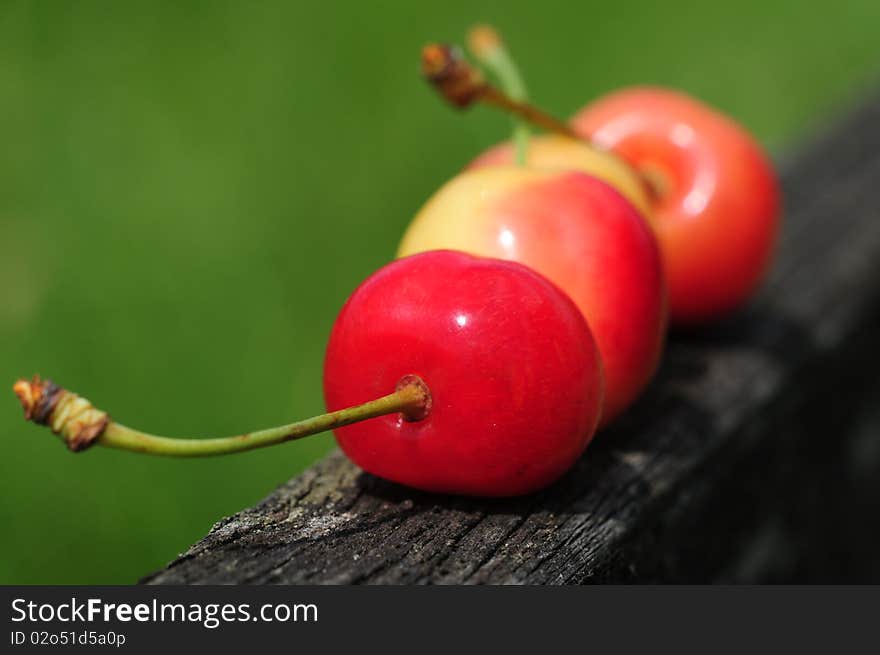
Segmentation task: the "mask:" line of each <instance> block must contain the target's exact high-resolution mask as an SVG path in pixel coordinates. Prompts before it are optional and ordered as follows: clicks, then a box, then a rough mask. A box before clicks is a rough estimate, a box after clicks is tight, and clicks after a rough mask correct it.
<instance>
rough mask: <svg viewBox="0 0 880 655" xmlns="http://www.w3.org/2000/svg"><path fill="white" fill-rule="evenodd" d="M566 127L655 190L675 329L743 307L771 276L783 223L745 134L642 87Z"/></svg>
mask: <svg viewBox="0 0 880 655" xmlns="http://www.w3.org/2000/svg"><path fill="white" fill-rule="evenodd" d="M572 125H573V126H574V128H575V130H576V131H577V132H578V133H579V134H581V135H583V136H584V137H585V138H588V139H590V140H591V141H592V142H593V143H594V144H596V145H598V146H599V147H602V148H605V149H608V150H610V151H613V152H615V153H617V154H619V155H620V156H621V157H623V158H624V159H625V160H626V161H628V162H629V163H630V164H631V165H632V166H633V167H635V168H636V169H637V170H639V171H641V172H642V173H643V174H644V175H645V177H646V178H647V179H648V180H649V181H651V182H652V186H653V188H654V190H655V193H654V202H653V207H652V209H651V211H650V215H651V217H652V224H653V226H654V229H655V230H656V232H657V237H658V239H659V241H660V247H661V250H662V252H663V260H664V265H665V270H666V277H667V280H668V284H669V296H670V311H671V315H672V318H673V320H674V321H676V322H678V323H695V322H701V321H706V320H708V319H712V318H715V317H718V316H722V315H724V314H727V313H729V312H731V311H733V310H735V309H736V308H737V307H739V306H740V305H742V304H743V303H744V302H745V301H746V300H747V299H748V297H749V296H750V295H751V294H752V293H753V292H754V291H755V289H756V288H757V286H758V285H759V283H760V282H761V280H762V279H763V277H764V274H765V272H766V271H767V268H768V267H769V264H770V260H771V258H772V254H773V246H774V243H775V240H776V234H777V232H778V228H779V214H780V189H779V182H778V180H777V177H776V174H775V173H774V171H773V167H772V165H771V164H770V162H769V160H768V158H767V157H766V155H765V154H764V152H763V151H762V149H761V147H760V146H759V145H758V144H757V142H756V141H755V140H754V139H753V138H752V137H751V136H750V135H749V133H748V132H747V131H746V130H745V129H743V128H742V127H741V126H739V125H738V124H736V123H735V122H734V121H732V120H731V119H730V118H728V117H726V116H724V115H723V114H721V113H719V112H717V111H715V110H714V109H711V108H710V107H708V106H707V105H705V104H703V103H701V102H699V101H697V100H695V99H693V98H691V97H689V96H687V95H685V94H683V93H679V92H677V91H672V90H668V89H661V88H647V87H641V88H631V89H624V90H621V91H617V92H615V93H612V94H610V95H608V96H606V97H604V98H601V99H599V100H597V101H596V102H594V103H592V104H590V105H588V106H587V107H586V108H584V109H583V110H581V111H580V112H578V114H576V115H575V117H574V119H573V120H572Z"/></svg>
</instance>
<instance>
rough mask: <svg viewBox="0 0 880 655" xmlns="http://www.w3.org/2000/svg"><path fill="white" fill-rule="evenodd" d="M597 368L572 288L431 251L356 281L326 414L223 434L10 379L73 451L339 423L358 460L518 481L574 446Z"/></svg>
mask: <svg viewBox="0 0 880 655" xmlns="http://www.w3.org/2000/svg"><path fill="white" fill-rule="evenodd" d="M603 384H604V381H603V377H602V366H601V363H600V360H599V355H598V352H597V350H596V346H595V344H594V343H593V337H592V335H591V333H590V329H589V328H588V327H587V324H586V322H585V321H584V319H583V317H582V316H581V314H580V312H579V311H578V309H577V307H575V305H574V304H573V303H572V302H571V300H570V299H569V298H568V297H567V296H566V295H565V294H564V293H562V292H561V291H560V290H559V289H557V288H556V287H555V286H553V284H552V283H551V282H549V281H548V280H547V279H545V278H543V277H541V276H540V275H538V274H537V273H535V272H533V271H531V270H530V269H528V268H526V267H525V266H521V265H519V264H515V263H511V262H503V261H500V260H493V259H481V258H476V257H472V256H470V255H466V254H463V253H460V252H452V251H435V252H429V253H425V254H423V255H416V256H413V257H409V258H406V259H401V260H398V261H396V262H394V263H392V264H389V265H388V266H386V267H385V268H383V269H381V270H379V271H378V272H376V273H375V274H373V275H372V276H370V277H369V278H367V280H366V281H365V282H364V283H363V284H362V285H361V286H360V287H358V289H357V290H356V291H355V292H354V294H353V295H352V296H351V298H349V300H348V302H347V303H346V304H345V307H343V309H342V312H341V313H340V315H339V317H338V318H337V320H336V323H335V325H334V327H333V332H332V334H331V335H330V343H329V345H328V347H327V355H326V360H325V366H324V394H325V396H326V398H327V406H328V407H329V408H330V410H331V411H329V412H328V413H326V414H322V415H320V416H315V417H312V418H309V419H305V420H302V421H297V422H296V423H289V424H287V425H279V426H277V427H274V428H267V429H264V430H258V431H255V432H248V433H247V434H240V435H236V436H232V437H219V438H208V439H174V438H169V437H160V436H156V435H152V434H147V433H145V432H141V431H139V430H134V429H132V428H129V427H127V426H125V425H122V424H121V423H118V422H116V421H114V420H111V419H110V417H109V415H108V414H107V413H106V412H104V411H102V410H99V409H97V408H95V407H94V406H93V405H92V404H91V403H90V402H89V401H88V400H86V399H85V398H82V397H80V396H77V395H76V394H75V393H72V392H70V391H68V390H67V389H63V388H61V387H59V386H58V385H56V384H54V383H53V382H52V381H51V380H42V379H40V378H39V377H37V376H34V378H33V379H31V380H18V381H17V382H16V383H15V385H14V386H13V391H14V392H15V394H16V395H17V396H18V398H19V400H20V401H21V404H22V407H23V409H24V413H25V418H26V419H27V420H30V421H33V422H34V423H38V424H41V425H46V426H48V427H49V428H50V429H51V430H52V432H54V433H55V434H57V435H58V436H59V437H61V439H62V440H63V441H64V442H65V443H66V444H67V446H68V447H69V448H70V449H71V450H73V451H74V452H79V451H82V450H86V449H87V448H90V447H91V446H95V445H101V446H107V447H110V448H117V449H122V450H130V451H134V452H138V453H146V454H152V455H166V456H175V457H201V456H209V455H225V454H230V453H237V452H242V451H246V450H252V449H254V448H263V447H266V446H273V445H276V444H280V443H284V442H286V441H292V440H294V439H301V438H303V437H307V436H309V435H311V434H316V433H318V432H324V431H326V430H335V431H336V438H337V440H338V441H339V444H340V446H342V449H343V450H344V451H345V452H346V453H347V454H348V455H349V456H350V457H351V458H352V459H353V460H354V461H355V462H356V463H357V464H359V465H360V466H362V467H363V468H364V469H366V470H368V471H371V472H372V473H375V474H376V475H379V476H382V477H384V478H387V479H389V480H394V481H396V482H402V483H404V484H408V485H410V486H413V487H417V488H419V489H424V490H427V491H439V492H447V493H455V494H468V495H479V496H512V495H517V494H524V493H528V492H530V491H534V490H536V489H539V488H541V487H543V486H545V485H548V484H550V483H551V482H553V481H554V480H555V479H556V478H558V477H559V476H560V475H562V474H563V473H564V472H565V471H566V470H567V469H568V468H569V467H570V466H571V465H572V464H573V463H574V462H575V460H576V459H577V458H578V457H579V456H580V454H581V453H582V452H583V450H584V448H586V446H587V444H588V443H589V441H590V439H591V438H592V436H593V433H594V432H595V429H596V423H597V422H598V418H599V413H600V411H601V406H602V391H603Z"/></svg>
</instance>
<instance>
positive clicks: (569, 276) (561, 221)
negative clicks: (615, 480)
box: [398, 166, 666, 425]
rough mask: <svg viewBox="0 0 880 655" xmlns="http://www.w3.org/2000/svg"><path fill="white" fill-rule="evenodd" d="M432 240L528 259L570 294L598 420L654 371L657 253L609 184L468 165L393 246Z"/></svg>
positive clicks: (660, 288)
mask: <svg viewBox="0 0 880 655" xmlns="http://www.w3.org/2000/svg"><path fill="white" fill-rule="evenodd" d="M433 248H454V249H457V250H463V251H466V252H471V253H474V254H478V255H484V256H489V257H498V258H500V259H507V260H513V261H517V262H520V263H522V264H526V265H527V266H529V267H531V268H533V269H534V270H536V271H537V272H539V273H541V274H542V275H545V276H546V277H547V278H549V279H550V280H551V281H553V282H554V283H555V284H556V285H557V286H559V288H560V289H562V290H563V291H565V292H566V293H567V294H568V295H569V296H570V297H571V299H572V300H573V301H574V302H575V304H576V305H577V306H578V308H579V309H580V310H581V312H582V313H583V315H584V317H585V318H586V319H587V323H588V324H589V326H590V329H591V330H592V332H593V335H594V337H595V339H596V344H597V346H598V348H599V352H600V354H601V357H602V363H603V367H604V371H605V382H606V384H605V403H604V409H603V414H602V421H601V423H602V425H607V424H608V422H610V421H611V420H613V419H614V418H615V417H616V416H618V415H619V414H620V413H621V412H622V411H623V410H624V409H625V408H626V407H628V406H629V405H630V404H631V403H632V402H633V400H634V399H635V398H636V396H637V395H638V394H639V392H640V391H641V390H642V389H643V388H644V386H645V385H646V384H647V382H648V381H649V379H650V378H651V376H652V375H653V373H654V371H655V369H656V367H657V364H658V362H659V359H660V355H661V352H662V348H663V341H664V337H665V327H666V296H665V287H664V282H663V275H662V270H661V263H660V255H659V252H658V250H657V244H656V241H655V239H654V236H653V234H652V233H651V230H650V228H649V227H648V226H647V224H646V223H645V221H644V220H643V219H642V217H641V216H640V215H639V213H638V211H637V210H636V209H635V208H634V207H633V206H632V204H630V203H629V202H628V201H627V200H626V199H625V198H624V197H623V196H622V195H621V194H620V193H618V192H617V191H616V190H614V189H613V188H612V187H611V186H609V185H608V184H605V183H604V182H602V181H600V180H598V179H596V178H594V177H591V176H589V175H585V174H583V173H580V172H576V171H543V170H538V169H535V168H528V167H516V166H488V167H485V168H481V169H476V170H468V171H465V172H464V173H462V174H461V175H459V176H457V177H456V178H454V179H453V180H452V181H450V182H448V183H447V184H446V185H445V186H443V187H442V188H441V189H440V190H439V191H437V193H436V194H435V195H434V196H433V197H432V198H431V199H430V200H429V201H428V203H427V204H426V205H425V206H424V207H423V208H422V209H421V211H420V212H419V214H418V215H417V216H416V218H415V219H414V220H413V222H412V223H411V224H410V226H409V228H408V229H407V231H406V233H405V234H404V237H403V240H402V241H401V244H400V248H399V250H398V254H400V255H409V254H412V253H416V252H421V251H425V250H430V249H433Z"/></svg>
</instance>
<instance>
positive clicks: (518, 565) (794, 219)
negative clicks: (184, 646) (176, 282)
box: [145, 97, 880, 583]
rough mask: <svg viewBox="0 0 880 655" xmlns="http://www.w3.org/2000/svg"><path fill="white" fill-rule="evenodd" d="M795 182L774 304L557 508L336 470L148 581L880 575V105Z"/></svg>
mask: <svg viewBox="0 0 880 655" xmlns="http://www.w3.org/2000/svg"><path fill="white" fill-rule="evenodd" d="M783 171H784V172H783V178H784V188H785V198H786V207H787V208H786V222H785V227H784V232H783V238H782V242H781V246H780V252H779V258H778V260H777V264H776V266H775V268H774V270H773V273H772V275H771V279H770V281H769V284H768V285H767V286H766V288H765V289H764V291H763V292H762V294H761V296H760V298H759V299H758V301H757V302H755V303H754V304H753V305H752V307H751V308H750V309H749V310H748V311H746V312H744V313H743V314H741V315H739V316H737V317H736V318H734V319H731V320H729V321H728V322H726V323H724V324H722V325H718V326H716V327H714V328H711V329H708V330H702V331H699V332H694V333H692V334H677V335H674V336H673V337H672V339H671V343H670V347H669V349H668V352H667V355H666V359H665V363H664V365H663V367H662V370H661V372H660V374H659V375H658V377H657V379H656V381H655V382H654V384H653V385H652V386H651V388H650V389H649V391H648V393H646V394H645V396H644V397H643V399H642V400H641V401H640V402H639V403H638V405H637V406H636V407H635V408H634V409H633V410H631V411H630V412H629V413H628V415H627V416H626V417H625V418H624V419H622V420H621V421H620V422H619V423H618V424H617V425H615V426H614V427H613V428H612V429H611V430H610V431H608V432H607V433H605V434H602V435H600V436H599V437H598V438H597V440H596V441H595V442H594V444H593V445H591V447H590V448H589V449H588V451H587V453H586V455H585V456H584V457H583V458H582V459H581V461H580V462H579V463H578V465H577V466H576V467H575V469H574V470H573V471H571V473H570V474H568V475H567V476H566V477H565V478H564V479H563V480H562V481H561V482H559V483H558V484H556V485H554V486H553V487H552V488H551V489H549V490H547V491H545V492H542V493H540V494H537V495H534V496H530V497H527V498H520V499H514V500H504V501H485V500H473V499H462V498H450V497H441V496H435V495H429V494H422V493H419V492H415V491H412V490H410V489H405V488H403V487H400V486H397V485H393V484H390V483H386V482H384V481H381V480H378V479H376V478H374V477H372V476H370V475H366V474H363V473H361V472H359V471H358V470H357V469H356V468H355V467H354V466H352V465H351V464H350V463H348V461H347V460H346V459H345V458H344V457H342V456H341V455H340V454H339V453H336V454H333V455H331V456H330V457H328V458H327V459H325V460H323V461H322V462H320V463H318V464H317V465H315V466H314V467H312V468H311V469H309V470H308V471H306V472H305V473H304V474H302V475H301V476H299V477H297V478H295V479H293V480H291V481H289V482H288V483H287V484H285V485H283V486H282V487H280V488H279V489H278V490H276V491H275V492H274V493H272V494H271V495H270V496H269V497H267V498H266V499H265V500H264V501H262V502H261V503H260V504H259V505H257V506H256V507H253V508H250V509H246V510H244V511H242V512H241V513H239V514H236V515H235V516H232V517H229V518H226V519H224V520H222V521H220V522H219V523H217V524H216V525H215V526H214V528H213V529H212V530H211V532H210V533H209V534H208V535H207V536H206V537H205V538H204V539H203V540H202V541H200V542H198V543H197V544H195V545H194V546H192V547H191V548H190V549H189V550H188V551H187V552H186V553H185V554H183V555H182V556H180V557H179V558H178V559H176V560H175V561H173V562H172V563H171V564H170V565H169V566H168V567H167V568H166V569H164V570H162V571H159V572H157V573H155V574H153V575H151V576H149V577H148V578H146V579H145V582H148V583H276V582H277V583H313V582H319V583H580V582H588V581H630V580H638V581H655V580H665V581H688V580H690V581H710V580H726V581H760V580H800V579H808V580H815V581H820V580H840V581H843V580H852V579H862V578H864V576H865V575H876V576H880V570H878V569H880V564H875V565H874V568H873V569H866V568H865V566H864V562H865V561H866V560H868V559H870V558H871V553H870V552H865V548H864V546H863V545H860V544H863V543H864V541H865V535H866V534H873V535H876V536H878V537H880V523H878V519H877V518H876V517H878V516H880V512H878V511H876V510H877V509H878V505H877V499H878V498H880V488H878V484H877V483H875V482H874V480H877V479H880V478H878V475H877V473H878V472H880V447H874V446H871V444H873V443H875V442H876V441H877V440H876V439H872V438H871V435H873V434H876V433H878V432H880V428H878V429H876V430H875V429H874V428H875V427H877V425H878V423H880V419H874V418H865V417H864V411H863V409H864V408H865V407H870V406H872V405H873V403H872V400H874V398H875V397H872V396H871V395H870V389H871V387H872V385H874V384H876V383H877V381H878V377H880V376H878V375H876V374H873V373H871V371H872V369H877V364H878V363H880V361H878V360H880V355H878V354H877V351H878V350H880V349H878V344H880V336H878V335H880V330H878V328H880V209H878V208H880V99H878V98H876V97H875V98H873V99H872V100H871V101H870V102H867V103H865V104H864V105H863V106H862V107H861V108H860V109H858V110H857V111H855V112H853V113H852V114H851V115H849V116H848V117H847V118H846V119H845V120H843V121H842V122H840V123H839V124H838V125H836V126H835V127H834V128H833V129H830V130H829V131H828V132H827V133H826V134H825V135H824V136H823V137H822V138H821V139H818V140H817V141H815V142H813V143H810V144H808V145H806V146H804V147H803V148H802V149H801V150H800V151H798V152H795V153H793V154H792V155H791V156H790V157H789V158H788V159H787V160H786V161H785V162H784V164H783ZM857 425H861V427H860V428H859V429H856V426H857ZM866 435H867V436H866ZM866 444H867V445H866ZM872 448H873V449H872ZM854 453H855V454H854ZM866 453H867V454H866ZM844 504H845V505H846V506H844ZM849 516H852V517H855V518H856V521H855V522H854V521H849V520H847V517H849ZM875 543H876V541H875ZM866 571H868V573H866ZM871 571H873V573H870V572H871Z"/></svg>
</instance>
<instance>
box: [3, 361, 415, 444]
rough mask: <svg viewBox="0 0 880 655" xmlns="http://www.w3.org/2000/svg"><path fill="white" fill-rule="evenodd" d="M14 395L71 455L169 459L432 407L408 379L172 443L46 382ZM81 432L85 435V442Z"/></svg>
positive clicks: (25, 385) (409, 415)
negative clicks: (256, 427) (292, 414)
mask: <svg viewBox="0 0 880 655" xmlns="http://www.w3.org/2000/svg"><path fill="white" fill-rule="evenodd" d="M15 392H16V394H17V395H18V396H19V399H20V400H21V401H22V405H23V406H24V409H25V418H27V419H29V420H32V421H34V422H35V423H40V424H44V425H47V426H49V427H50V428H51V429H52V431H53V432H55V433H56V434H58V435H59V436H60V437H61V438H62V439H63V440H64V441H65V442H66V443H67V445H68V446H69V447H70V448H71V450H74V451H77V450H84V449H85V448H86V447H88V446H90V445H92V444H98V445H101V446H106V447H108V448H118V449H120V450H130V451H133V452H138V453H146V454H149V455H166V456H172V457H205V456H209V455H227V454H230V453H238V452H243V451H246V450H253V449H255V448H265V447H267V446H274V445H275V444H280V443H284V442H285V441H293V440H294V439H301V438H303V437H307V436H309V435H313V434H317V433H319V432H326V431H327V430H333V429H335V428H339V427H342V426H345V425H350V424H351V423H356V422H358V421H365V420H367V419H371V418H376V417H378V416H384V415H386V414H395V413H402V414H403V415H404V418H405V419H406V420H411V421H417V420H421V419H423V418H424V417H425V416H426V415H427V413H428V411H429V409H430V404H431V396H430V392H429V390H428V387H427V385H425V383H424V382H423V381H422V380H421V379H420V378H419V377H417V376H414V375H408V376H404V377H403V378H402V379H401V380H400V382H399V383H398V385H397V389H396V390H395V391H394V393H390V394H388V395H387V396H382V397H381V398H377V399H376V400H371V401H369V402H366V403H364V404H362V405H357V406H355V407H348V408H345V409H340V410H338V411H335V412H329V413H327V414H322V415H320V416H315V417H313V418H309V419H305V420H303V421H297V422H296V423H289V424H287V425H280V426H278V427H274V428H268V429H266V430H260V431H257V432H250V433H247V434H241V435H236V436H233V437H219V438H210V439H174V438H169V437H159V436H156V435H152V434H147V433H145V432H140V431H138V430H133V429H132V428H129V427H126V426H124V425H121V424H120V423H116V422H114V421H110V420H109V418H108V417H107V414H106V413H105V412H102V411H101V410H97V409H95V408H94V407H92V405H91V403H89V402H88V401H87V400H85V399H84V398H81V397H80V396H77V395H76V394H73V393H71V392H69V391H67V390H66V389H61V388H59V387H57V386H56V385H54V384H53V383H52V382H51V381H48V380H47V381H45V382H44V381H41V380H39V379H38V378H34V380H33V381H30V382H29V381H27V380H19V381H18V382H17V383H16V387H15ZM84 431H85V432H88V433H89V434H88V435H87V436H86V437H85V438H84V436H83V432H84Z"/></svg>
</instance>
